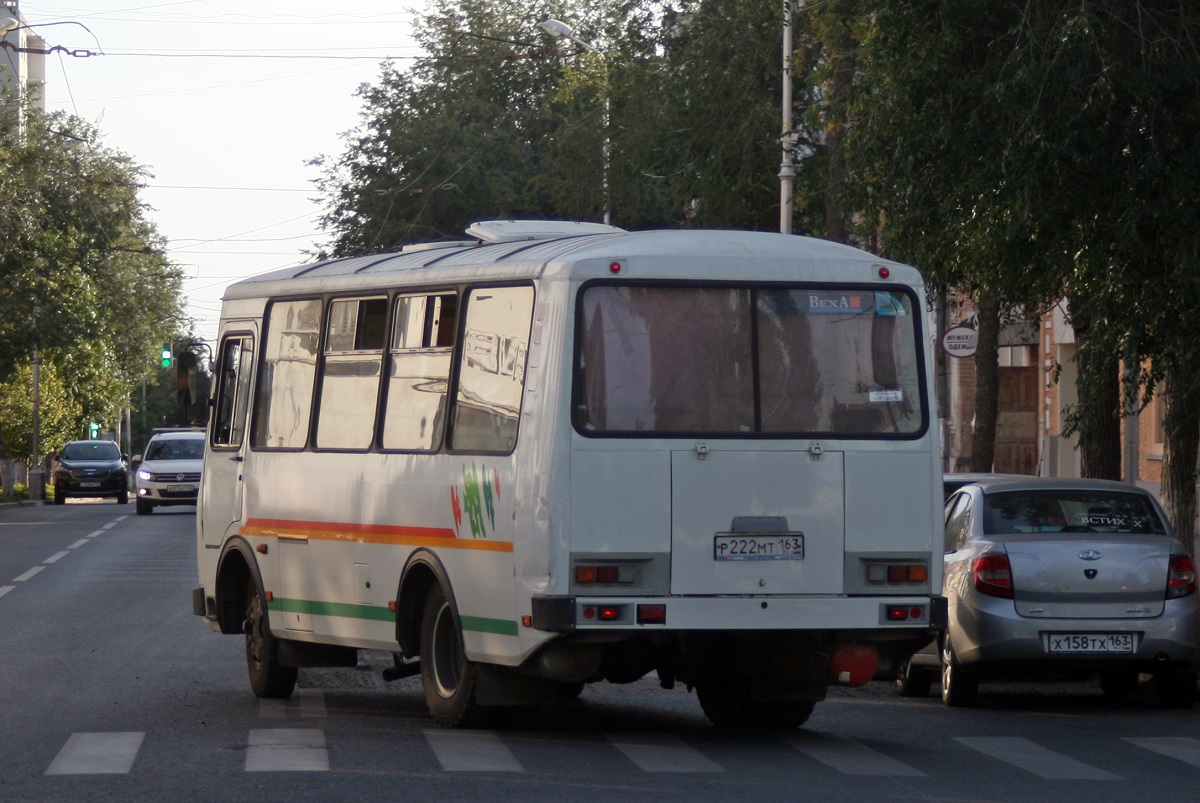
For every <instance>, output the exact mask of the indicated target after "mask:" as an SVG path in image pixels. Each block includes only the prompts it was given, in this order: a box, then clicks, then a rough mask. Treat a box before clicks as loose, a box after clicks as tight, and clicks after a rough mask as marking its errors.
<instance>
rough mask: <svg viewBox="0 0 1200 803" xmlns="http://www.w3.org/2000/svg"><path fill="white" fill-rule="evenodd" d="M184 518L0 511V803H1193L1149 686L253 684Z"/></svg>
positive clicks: (345, 677) (1187, 763) (1193, 780)
mask: <svg viewBox="0 0 1200 803" xmlns="http://www.w3.org/2000/svg"><path fill="white" fill-rule="evenodd" d="M194 527H195V518H194V511H193V509H192V508H171V509H164V510H159V511H156V512H155V513H154V514H153V515H151V516H135V515H133V507H132V505H117V504H116V503H115V502H112V501H105V502H101V501H86V500H72V501H71V502H70V503H69V504H67V505H62V506H36V507H34V506H26V507H9V508H3V509H0V800H4V801H10V800H123V801H124V800H133V799H136V800H162V801H174V800H185V799H186V800H201V801H203V800H214V801H216V800H251V799H253V800H280V801H284V800H286V801H298V800H321V801H328V800H367V799H394V798H400V797H412V798H415V799H421V800H426V799H441V800H467V799H469V800H475V801H478V800H509V799H521V800H547V801H550V800H553V801H575V800H578V801H600V800H602V801H610V800H629V801H644V800H681V801H682V800H686V801H689V803H690V802H691V801H708V800H712V801H716V800H755V801H771V800H836V801H882V800H939V801H985V800H986V801H1040V800H1045V801H1051V800H1053V801H1061V800H1064V799H1088V800H1114V801H1116V800H1120V801H1127V800H1130V799H1133V798H1137V797H1145V798H1147V799H1194V798H1195V797H1196V796H1197V792H1196V789H1197V788H1200V709H1198V710H1196V711H1179V710H1163V709H1159V708H1157V707H1156V706H1155V704H1154V702H1153V694H1152V689H1150V688H1145V689H1142V690H1141V691H1139V693H1138V694H1137V695H1135V696H1134V697H1133V698H1131V699H1129V700H1125V701H1121V702H1119V703H1115V704H1114V703H1110V702H1107V701H1105V700H1104V699H1103V698H1102V697H1101V696H1100V693H1099V689H1098V687H1097V686H1096V684H1087V683H1085V684H1058V685H1056V684H1043V685H1040V686H1037V687H1024V686H991V687H989V686H986V685H985V686H984V688H983V693H982V697H981V704H980V706H979V707H978V708H976V709H970V710H960V709H955V710H951V709H946V708H944V707H942V706H941V704H940V702H939V701H938V700H937V699H936V698H935V697H929V698H927V699H920V700H912V699H903V698H900V697H897V696H895V695H894V694H893V693H892V691H891V689H890V687H889V686H888V685H887V684H883V683H874V684H870V685H869V686H867V687H865V688H863V689H856V690H843V689H838V690H834V691H833V692H832V693H831V695H830V699H829V700H827V701H826V702H824V703H821V704H820V705H818V706H817V710H816V713H814V715H813V717H812V719H811V720H810V721H809V724H808V725H807V726H806V727H805V728H803V729H801V730H797V731H792V732H787V733H754V732H751V733H742V732H727V731H721V730H719V729H716V728H714V727H712V726H711V725H710V724H709V723H708V721H707V720H706V719H705V718H704V716H703V714H702V713H701V712H700V707H699V704H698V703H697V702H696V700H695V697H694V696H693V695H691V694H689V693H687V692H686V691H685V690H683V689H675V690H672V691H667V690H663V689H661V688H659V687H658V686H657V684H656V683H655V682H654V681H653V680H652V679H644V680H642V681H640V682H638V683H635V684H630V685H627V686H610V685H603V684H601V685H597V686H594V687H589V688H588V689H586V690H585V691H584V693H583V695H582V696H581V697H580V698H579V699H578V700H575V701H569V702H565V703H563V704H561V705H559V706H557V707H555V708H552V709H548V710H546V711H545V712H543V714H542V715H541V716H540V717H539V719H538V720H536V721H535V722H534V723H533V724H532V725H531V726H528V727H525V728H521V729H516V730H509V731H451V730H445V729H442V728H439V727H437V726H436V725H435V724H434V723H433V722H432V721H431V720H430V719H429V718H428V716H427V715H426V713H425V711H424V705H423V701H422V696H421V690H420V682H419V680H417V679H406V680H403V681H398V682H396V683H392V684H388V683H385V682H384V681H383V680H382V679H381V677H380V675H379V671H378V670H379V669H381V668H382V667H383V666H386V665H387V663H388V661H389V657H388V656H387V655H385V654H382V653H365V654H364V655H363V656H362V665H361V666H360V668H358V669H340V670H302V672H301V676H300V683H299V688H298V691H297V694H296V695H295V696H294V697H293V699H291V700H288V701H282V702H280V701H260V700H258V699H256V698H255V697H254V696H253V695H252V694H251V693H250V691H249V687H248V683H247V680H246V673H245V667H244V662H243V654H242V642H241V639H240V638H239V637H233V636H220V635H217V634H214V633H211V632H209V631H208V630H207V629H206V628H204V626H203V625H202V624H201V622H200V620H199V619H198V618H197V617H195V616H193V615H192V613H191V589H192V587H193V585H195V582H196V576H195V575H196V572H195V545H194Z"/></svg>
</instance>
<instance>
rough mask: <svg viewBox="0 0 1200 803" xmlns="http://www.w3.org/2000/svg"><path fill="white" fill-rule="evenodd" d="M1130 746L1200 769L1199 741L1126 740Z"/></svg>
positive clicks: (1168, 738)
mask: <svg viewBox="0 0 1200 803" xmlns="http://www.w3.org/2000/svg"><path fill="white" fill-rule="evenodd" d="M1125 741H1127V742H1129V743H1130V744H1134V745H1137V746H1138V747H1144V748H1146V749H1147V750H1153V751H1154V752H1155V753H1159V754H1161V755H1164V756H1169V757H1170V758H1175V759H1179V760H1180V761H1182V762H1184V763H1185V764H1191V765H1192V766H1193V767H1200V741H1197V740H1196V739H1192V738H1189V737H1187V736H1143V737H1140V738H1127V739H1125Z"/></svg>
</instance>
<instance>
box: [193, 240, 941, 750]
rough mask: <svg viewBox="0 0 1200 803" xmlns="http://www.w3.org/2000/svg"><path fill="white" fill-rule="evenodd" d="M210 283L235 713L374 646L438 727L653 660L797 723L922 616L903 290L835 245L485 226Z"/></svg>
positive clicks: (936, 475) (919, 640) (914, 293)
mask: <svg viewBox="0 0 1200 803" xmlns="http://www.w3.org/2000/svg"><path fill="white" fill-rule="evenodd" d="M467 233H468V235H469V236H470V238H471V239H469V240H464V241H456V242H448V243H429V244H423V245H417V246H410V247H406V248H404V249H403V250H401V251H399V252H395V253H385V254H375V255H371V256H361V257H354V258H349V259H341V260H335V261H329V262H324V263H320V264H310V265H301V266H298V267H295V268H288V269H285V270H280V271H275V272H273V273H269V274H265V275H262V276H258V277H255V278H251V279H247V280H245V281H241V282H238V283H236V284H234V285H232V286H231V287H230V288H229V289H228V291H227V292H226V295H225V298H224V305H223V309H222V316H221V325H220V341H219V345H218V349H217V354H218V362H217V366H218V367H217V377H216V382H215V387H214V396H213V399H212V405H213V410H212V415H211V418H210V424H209V430H208V441H207V451H206V459H205V462H204V478H203V482H202V483H201V498H200V509H199V515H198V517H197V523H198V556H199V570H200V584H199V587H198V588H196V589H195V592H194V609H195V612H196V614H197V615H200V616H203V617H204V619H205V621H206V622H207V623H208V625H209V626H210V627H211V628H212V629H214V630H217V631H220V632H223V633H244V634H245V638H246V646H247V659H248V664H249V671H250V679H251V685H252V688H253V690H254V692H255V693H256V694H259V695H262V696H269V697H287V696H289V695H290V694H291V693H292V690H293V687H294V685H295V680H296V668H297V667H300V666H330V665H354V663H355V661H356V659H357V651H358V650H360V649H371V650H386V651H391V652H393V653H394V654H395V656H396V661H395V668H394V669H392V670H389V672H388V673H387V675H388V676H389V677H393V678H394V677H401V676H404V675H406V674H415V673H417V672H420V673H421V674H422V678H423V683H424V688H425V696H426V699H427V702H428V704H429V708H430V711H431V713H432V715H433V716H434V718H435V719H437V720H438V721H439V722H441V723H443V724H445V725H451V726H453V725H471V724H478V723H482V722H487V721H495V719H496V718H497V717H498V716H501V717H511V716H513V715H514V714H519V713H525V712H528V711H530V710H533V709H532V707H533V706H536V705H538V704H542V703H546V702H549V701H553V700H555V699H561V698H562V697H563V696H564V695H572V694H577V693H579V691H580V690H581V689H582V688H583V687H584V684H585V683H590V682H597V681H601V680H607V681H611V682H617V683H621V682H631V681H635V680H638V679H640V678H642V677H643V676H645V675H646V674H648V673H651V672H656V673H657V675H658V677H659V679H660V680H661V682H662V683H663V684H664V685H666V686H673V685H675V684H682V685H684V686H686V687H687V688H688V689H689V690H691V689H695V690H696V692H697V694H698V696H699V699H700V703H701V705H702V706H703V709H704V711H705V713H706V714H707V715H708V716H709V718H710V719H711V720H712V721H714V722H716V723H717V724H721V725H753V726H773V727H779V726H783V727H792V726H796V725H800V724H802V723H803V722H804V721H805V720H806V719H807V718H808V716H809V714H810V713H811V712H812V709H813V705H814V703H815V702H817V701H819V700H821V699H823V698H824V695H825V692H826V688H827V686H828V685H830V684H831V683H838V682H841V683H848V684H857V683H863V682H866V681H867V680H869V679H871V677H872V676H874V675H875V674H877V673H881V672H885V671H891V669H892V667H893V666H894V664H895V662H896V660H897V658H898V657H900V658H902V657H903V656H906V655H908V654H910V653H911V652H912V651H913V650H915V649H916V648H917V647H919V646H920V645H922V644H924V643H926V642H927V641H928V640H929V638H930V635H931V631H933V630H934V629H936V628H938V627H941V626H943V625H944V621H945V607H944V600H943V599H942V598H941V597H940V596H939V593H938V592H939V591H940V589H941V581H942V578H941V565H942V561H941V540H940V512H941V499H942V494H941V474H940V469H939V463H938V459H939V449H938V441H937V430H936V427H935V426H933V423H934V422H936V414H935V412H934V408H933V398H934V396H933V385H932V381H931V364H932V363H931V357H930V353H929V336H928V332H927V331H926V328H925V325H924V322H925V315H924V312H925V309H926V307H925V299H924V296H923V287H922V282H921V278H920V276H919V275H918V274H917V272H916V271H915V270H914V269H912V268H910V267H907V266H904V265H900V264H896V263H894V262H889V261H887V260H883V259H880V258H878V257H875V256H872V255H871V254H869V253H866V252H864V251H860V250H858V249H855V248H851V247H848V246H844V245H838V244H834V243H829V242H823V241H819V240H813V239H809V238H804V237H795V236H786V235H780V234H767V233H750V232H734V231H651V232H627V231H624V230H622V229H618V228H615V227H611V226H604V225H599V224H590V223H560V222H553V221H490V222H481V223H476V224H474V225H473V226H472V227H471V228H470V229H468V232H467Z"/></svg>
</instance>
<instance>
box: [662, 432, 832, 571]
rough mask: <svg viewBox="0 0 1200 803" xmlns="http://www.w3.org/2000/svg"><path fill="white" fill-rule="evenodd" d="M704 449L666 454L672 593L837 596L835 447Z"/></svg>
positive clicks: (702, 444) (708, 446)
mask: <svg viewBox="0 0 1200 803" xmlns="http://www.w3.org/2000/svg"><path fill="white" fill-rule="evenodd" d="M711 446H715V444H704V443H698V444H697V446H696V448H695V449H694V450H687V451H682V450H681V451H674V452H672V453H671V593H672V594H840V593H842V576H843V556H844V554H845V549H846V539H845V520H846V517H845V512H844V503H843V499H844V497H845V491H844V485H843V482H844V481H843V460H842V457H843V455H842V453H841V452H835V451H822V450H821V449H820V448H819V447H817V446H814V447H812V448H811V449H810V451H800V450H796V451H765V450H764V451H750V450H730V451H722V450H720V449H719V448H710V447H711Z"/></svg>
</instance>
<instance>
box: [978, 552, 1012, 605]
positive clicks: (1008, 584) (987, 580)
mask: <svg viewBox="0 0 1200 803" xmlns="http://www.w3.org/2000/svg"><path fill="white" fill-rule="evenodd" d="M971 579H972V580H973V581H974V582H975V590H976V591H978V592H979V593H981V594H987V595H988V596H991V597H1002V598H1004V599H1012V598H1013V582H1012V567H1011V566H1009V563H1008V555H984V556H983V557H981V558H975V560H973V561H971Z"/></svg>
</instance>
